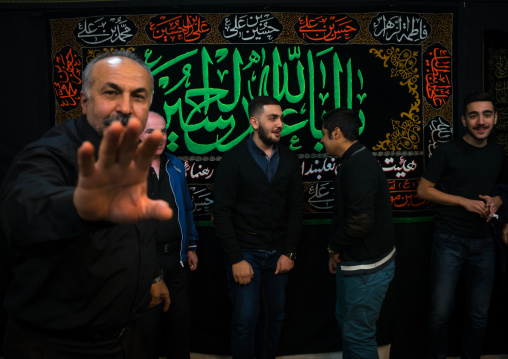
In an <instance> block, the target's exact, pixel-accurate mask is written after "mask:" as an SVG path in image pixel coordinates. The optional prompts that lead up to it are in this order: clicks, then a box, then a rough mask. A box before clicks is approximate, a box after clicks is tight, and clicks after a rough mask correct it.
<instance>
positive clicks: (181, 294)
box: [140, 253, 191, 359]
mask: <svg viewBox="0 0 508 359" xmlns="http://www.w3.org/2000/svg"><path fill="white" fill-rule="evenodd" d="M157 263H159V265H160V266H161V267H162V270H163V271H164V282H165V283H166V286H167V287H168V290H169V297H170V299H171V304H170V305H169V310H168V311H167V312H166V313H164V312H163V311H162V304H161V305H158V306H156V307H153V308H150V309H149V310H148V311H147V312H145V314H144V315H143V317H142V318H141V321H140V327H141V337H142V338H143V343H144V345H145V348H146V357H147V359H158V358H159V356H166V357H167V358H168V359H189V358H190V329H191V328H190V295H189V282H190V269H189V265H188V264H187V263H184V267H182V266H181V264H180V255H179V253H170V254H157Z"/></svg>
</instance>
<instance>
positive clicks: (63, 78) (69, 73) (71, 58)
mask: <svg viewBox="0 0 508 359" xmlns="http://www.w3.org/2000/svg"><path fill="white" fill-rule="evenodd" d="M81 63H82V61H81V57H80V56H79V55H78V53H77V51H76V50H74V49H73V48H72V47H70V46H66V47H64V48H63V49H62V50H61V51H60V52H58V53H57V54H56V55H55V58H54V59H53V66H54V72H53V86H54V89H55V94H56V97H57V100H58V104H59V105H60V107H61V108H62V109H63V110H64V111H70V110H73V109H75V108H76V107H77V106H78V104H79V101H80V92H81Z"/></svg>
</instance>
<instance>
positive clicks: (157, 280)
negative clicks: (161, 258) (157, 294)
mask: <svg viewBox="0 0 508 359" xmlns="http://www.w3.org/2000/svg"><path fill="white" fill-rule="evenodd" d="M163 279H164V271H162V270H161V274H159V276H158V277H157V278H154V280H152V284H157V283H159V282H160V281H161V280H163Z"/></svg>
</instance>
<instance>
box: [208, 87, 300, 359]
mask: <svg viewBox="0 0 508 359" xmlns="http://www.w3.org/2000/svg"><path fill="white" fill-rule="evenodd" d="M249 117H250V123H251V126H252V128H253V129H254V132H253V134H252V135H251V136H249V137H248V138H247V140H246V141H243V142H242V143H241V144H239V145H238V146H237V147H235V148H234V149H233V150H231V151H229V152H228V153H226V154H225V155H224V157H223V158H222V161H221V163H220V165H219V167H218V168H217V172H216V175H215V186H214V192H215V196H214V207H213V217H214V223H215V228H216V233H217V237H218V238H219V240H220V241H221V243H222V246H223V247H224V250H225V252H226V258H227V259H226V261H227V265H226V269H227V273H228V278H229V286H230V296H231V299H232V303H233V315H232V322H231V332H232V334H231V351H232V355H233V358H235V359H237V358H248V359H253V358H254V353H255V351H256V357H257V358H275V353H276V350H277V343H278V339H279V336H280V331H281V329H282V323H283V321H284V306H285V292H286V282H287V276H288V272H289V271H290V270H291V269H292V268H293V266H294V260H295V258H296V245H297V242H298V239H299V237H300V231H301V222H302V208H303V192H302V187H301V170H300V166H299V162H298V158H297V157H296V155H295V154H294V153H292V152H291V151H290V150H289V149H288V148H287V147H285V146H283V145H281V144H279V140H280V135H281V132H282V128H283V127H284V124H283V122H282V109H281V106H280V103H279V102H278V101H277V100H275V99H274V98H272V97H268V96H261V97H256V98H254V99H253V100H252V101H251V102H250V103H249ZM261 289H263V290H261ZM261 295H263V296H264V298H263V299H262V298H261ZM262 300H263V302H264V303H265V304H266V305H265V314H266V316H265V324H266V325H265V330H264V333H263V335H262V337H261V338H259V339H260V340H259V341H258V343H257V350H256V349H255V345H254V335H255V331H256V323H257V321H258V315H259V312H260V304H261V302H262Z"/></svg>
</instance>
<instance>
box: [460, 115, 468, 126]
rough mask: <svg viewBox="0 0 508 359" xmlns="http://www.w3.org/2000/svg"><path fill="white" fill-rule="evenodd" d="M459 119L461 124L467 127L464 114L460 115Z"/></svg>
mask: <svg viewBox="0 0 508 359" xmlns="http://www.w3.org/2000/svg"><path fill="white" fill-rule="evenodd" d="M461 119H462V125H463V126H464V127H467V125H466V116H464V115H462V117H461Z"/></svg>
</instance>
